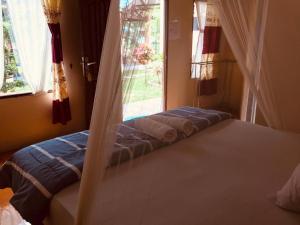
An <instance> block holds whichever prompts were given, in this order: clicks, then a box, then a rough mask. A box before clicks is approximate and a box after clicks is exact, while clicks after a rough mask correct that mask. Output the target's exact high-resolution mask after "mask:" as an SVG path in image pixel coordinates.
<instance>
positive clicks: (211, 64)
mask: <svg viewBox="0 0 300 225" xmlns="http://www.w3.org/2000/svg"><path fill="white" fill-rule="evenodd" d="M221 32H222V29H221V26H220V23H219V19H218V18H217V15H216V11H215V6H214V5H213V4H212V3H210V2H208V3H207V10H206V25H205V28H204V36H203V50H202V67H201V79H200V82H199V83H198V94H199V95H201V96H202V95H214V94H217V92H218V75H219V74H218V64H217V61H218V53H219V48H220V37H221Z"/></svg>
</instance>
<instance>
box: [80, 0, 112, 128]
mask: <svg viewBox="0 0 300 225" xmlns="http://www.w3.org/2000/svg"><path fill="white" fill-rule="evenodd" d="M109 4H110V0H80V11H81V36H82V46H81V48H82V67H83V73H84V76H85V85H86V93H85V95H86V106H85V108H86V124H87V128H89V124H90V120H91V114H92V110H93V103H94V96H95V90H96V84H97V77H98V70H99V63H100V57H101V50H102V45H103V39H104V34H105V28H106V21H107V17H108V12H109Z"/></svg>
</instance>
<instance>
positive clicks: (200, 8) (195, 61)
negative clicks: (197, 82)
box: [191, 1, 207, 78]
mask: <svg viewBox="0 0 300 225" xmlns="http://www.w3.org/2000/svg"><path fill="white" fill-rule="evenodd" d="M206 4H207V3H206V2H203V1H195V2H194V12H193V50H192V68H191V77H192V78H199V76H200V70H201V64H200V63H201V57H202V48H203V36H204V27H205V19H206Z"/></svg>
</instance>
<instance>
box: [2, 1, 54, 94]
mask: <svg viewBox="0 0 300 225" xmlns="http://www.w3.org/2000/svg"><path fill="white" fill-rule="evenodd" d="M0 3H1V11H0V12H1V18H0V46H1V45H2V46H3V49H1V48H0V97H1V96H8V95H16V94H24V93H34V92H37V91H40V90H43V91H47V90H49V87H51V86H49V84H50V83H51V75H50V74H51V61H50V60H49V59H50V57H51V56H50V54H49V53H50V52H49V51H51V49H49V50H47V48H49V46H50V38H48V37H47V40H43V42H42V41H40V39H41V38H42V37H44V36H48V35H49V37H50V33H49V34H46V33H47V32H48V31H46V30H45V32H40V30H41V29H44V28H45V27H46V26H47V25H46V22H45V18H44V15H43V12H42V6H41V3H40V1H35V2H33V1H31V0H23V1H21V2H19V1H10V2H9V0H0ZM12 11H13V12H12ZM35 12H38V13H39V15H38V16H35V15H32V14H33V13H35ZM36 18H38V19H39V20H40V21H37V22H33V21H36V20H37V19H36ZM27 19H28V20H27ZM24 20H25V21H24ZM41 25H42V26H41ZM40 27H41V28H40ZM47 29H48V28H47ZM16 32H18V33H16ZM31 32H32V34H29V33H31ZM44 33H45V34H46V35H44V36H43V34H44ZM16 34H17V35H18V36H16ZM36 34H40V36H38V35H36ZM41 36H42V37H41ZM33 37H35V38H34V39H33ZM48 42H49V43H48ZM24 45H26V47H25V48H24V47H23V46H24ZM19 46H22V48H21V49H20V47H19ZM1 50H2V51H1ZM37 51H39V52H40V53H39V55H37V54H36V52H37ZM24 59H25V60H24ZM44 59H45V60H44ZM24 61H26V62H24ZM25 64H26V65H25ZM44 64H45V65H44ZM46 64H47V65H46ZM32 67H34V68H32ZM28 68H32V69H28ZM39 68H43V69H39ZM26 74H30V75H29V76H25V75H26ZM36 74H37V75H36ZM34 76H35V77H36V76H40V78H38V79H40V81H38V82H39V83H43V84H42V85H40V86H42V88H36V87H35V86H38V85H35V86H34V85H32V82H30V81H31V80H30V81H29V80H28V79H30V78H32V77H34ZM38 82H36V83H38ZM44 83H45V84H44ZM46 86H47V87H46ZM36 89H38V90H36ZM46 89H47V90H46Z"/></svg>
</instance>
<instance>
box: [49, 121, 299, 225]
mask: <svg viewBox="0 0 300 225" xmlns="http://www.w3.org/2000/svg"><path fill="white" fill-rule="evenodd" d="M299 162H300V137H299V135H297V134H289V133H284V132H279V131H275V130H272V129H269V128H265V127H261V126H256V125H252V124H248V123H245V122H241V121H237V120H233V119H227V120H224V121H220V122H219V123H216V124H214V125H213V126H211V127H208V128H206V129H203V130H202V131H201V132H197V133H196V134H194V135H193V136H191V137H189V138H184V139H182V140H180V141H178V142H176V143H174V144H172V145H169V146H161V148H160V150H159V151H153V152H151V154H146V155H144V156H142V157H137V158H136V159H134V160H129V161H128V160H124V162H123V163H121V164H119V165H118V166H112V167H110V168H108V170H107V175H106V177H105V181H104V185H103V188H102V189H101V190H99V191H101V193H100V196H101V198H100V199H98V202H99V207H98V208H97V210H98V211H99V217H98V218H97V219H98V221H95V224H103V225H112V224H115V225H117V224H122V225H127V224H128V225H134V224H143V225H147V224H149V225H150V224H151V225H153V224H155V225H177V224H178V225H197V224H205V225H211V224H216V225H217V224H225V225H226V224H230V225H235V224H243V225H247V224H255V225H265V224H272V225H277V224H278V225H279V224H280V225H282V224H285V225H293V224H299V223H300V215H299V214H295V213H291V212H287V211H284V210H282V209H280V208H278V207H276V205H275V204H274V200H275V194H276V191H277V190H279V189H280V188H281V187H282V185H283V184H284V183H285V182H286V181H287V179H288V178H289V176H290V174H291V173H292V171H293V169H294V168H295V167H296V165H297V164H298V163H299ZM78 190H79V182H75V183H73V184H71V185H68V186H66V187H65V188H63V189H62V190H60V191H59V192H58V193H56V194H55V195H54V196H53V197H52V199H51V202H50V206H49V213H48V215H47V218H46V219H45V223H46V224H48V225H62V224H64V225H69V224H73V223H74V218H75V214H76V204H77V198H78ZM138 215H139V216H138ZM140 215H141V216H140Z"/></svg>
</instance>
